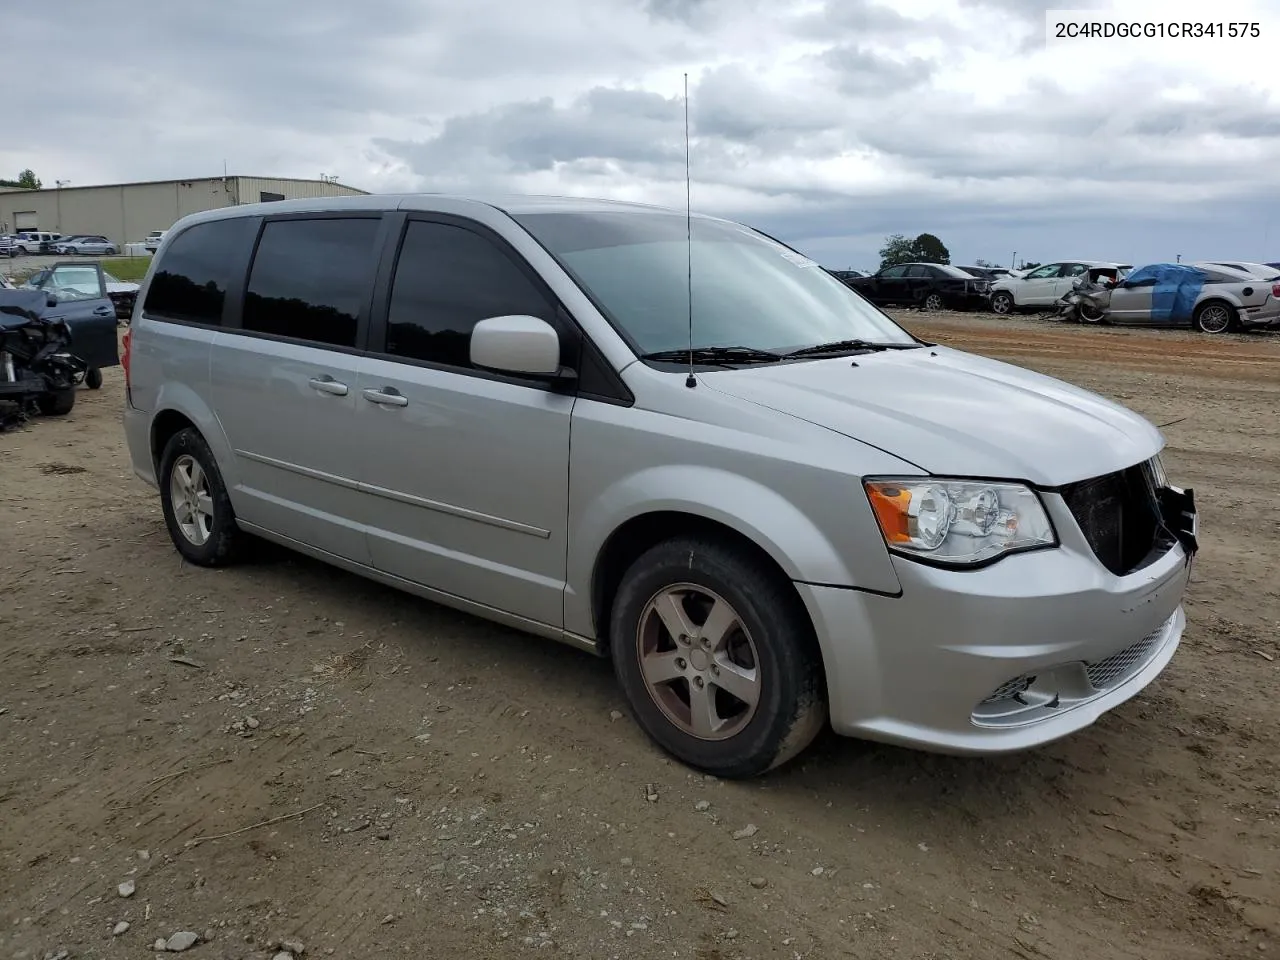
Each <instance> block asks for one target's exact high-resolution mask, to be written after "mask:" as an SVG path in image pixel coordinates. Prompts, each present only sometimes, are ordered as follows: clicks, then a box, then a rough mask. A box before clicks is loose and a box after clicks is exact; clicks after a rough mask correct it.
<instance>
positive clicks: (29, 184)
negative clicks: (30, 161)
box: [18, 167, 41, 190]
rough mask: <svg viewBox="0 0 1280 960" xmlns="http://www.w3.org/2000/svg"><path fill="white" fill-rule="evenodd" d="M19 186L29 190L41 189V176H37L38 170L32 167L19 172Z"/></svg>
mask: <svg viewBox="0 0 1280 960" xmlns="http://www.w3.org/2000/svg"><path fill="white" fill-rule="evenodd" d="M18 186H20V187H24V188H25V189H27V190H39V189H40V187H41V183H40V178H39V177H37V176H36V172H35V171H34V170H32V169H31V168H30V167H27V169H25V170H23V171H22V172H21V173H20V174H18Z"/></svg>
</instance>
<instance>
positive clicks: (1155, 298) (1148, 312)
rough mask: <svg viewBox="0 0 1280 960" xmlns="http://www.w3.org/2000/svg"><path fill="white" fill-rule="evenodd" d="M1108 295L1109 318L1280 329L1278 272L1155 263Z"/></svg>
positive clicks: (1219, 328)
mask: <svg viewBox="0 0 1280 960" xmlns="http://www.w3.org/2000/svg"><path fill="white" fill-rule="evenodd" d="M1104 296H1105V297H1106V304H1105V306H1106V310H1105V314H1104V316H1103V319H1104V320H1105V321H1106V322H1108V323H1116V324H1135V325H1138V324H1140V325H1145V326H1181V327H1187V326H1189V327H1195V328H1196V329H1197V330H1200V331H1202V332H1204V333H1213V334H1216V333H1226V332H1227V331H1229V330H1252V329H1265V328H1280V276H1277V277H1275V278H1273V279H1267V280H1261V279H1259V278H1258V277H1256V276H1251V275H1249V274H1248V273H1245V272H1244V271H1241V270H1232V269H1230V268H1228V267H1218V268H1216V269H1213V268H1210V267H1206V266H1200V265H1191V264H1185V263H1183V264H1176V263H1157V264H1151V265H1149V266H1145V267H1139V268H1138V269H1137V270H1134V271H1133V272H1132V273H1130V274H1129V275H1128V276H1127V277H1125V278H1124V279H1123V280H1121V281H1120V282H1119V283H1117V284H1115V285H1114V286H1113V287H1112V288H1111V290H1110V293H1109V296H1107V295H1104ZM1096 299H1098V300H1099V301H1101V299H1102V298H1101V297H1099V298H1096Z"/></svg>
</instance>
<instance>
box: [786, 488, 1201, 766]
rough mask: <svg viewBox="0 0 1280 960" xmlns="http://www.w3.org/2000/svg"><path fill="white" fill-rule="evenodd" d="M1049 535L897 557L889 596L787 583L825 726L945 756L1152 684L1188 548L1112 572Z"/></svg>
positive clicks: (1090, 718) (1029, 739)
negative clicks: (816, 663)
mask: <svg viewBox="0 0 1280 960" xmlns="http://www.w3.org/2000/svg"><path fill="white" fill-rule="evenodd" d="M1046 505H1048V504H1046ZM1057 506H1058V507H1061V504H1058V505H1057ZM1050 509H1051V513H1057V512H1058V511H1057V509H1055V508H1054V507H1051V508H1050ZM1054 519H1055V521H1058V520H1059V517H1057V516H1055V518H1054ZM1059 530H1060V535H1061V536H1062V539H1063V543H1062V546H1060V547H1058V548H1055V549H1052V550H1043V551H1038V552H1033V553H1025V554H1020V555H1014V556H1010V557H1006V558H1005V559H1004V560H1002V561H1000V562H999V563H996V564H993V565H992V566H990V567H986V568H984V569H980V570H971V571H959V570H946V569H938V568H935V567H928V566H923V565H921V564H918V563H914V562H912V561H910V560H904V559H901V558H897V557H895V558H894V560H893V562H894V566H895V569H896V571H897V574H898V576H899V578H900V580H901V583H902V594H901V595H900V596H898V597H886V596H880V595H875V594H869V593H864V592H860V591H857V590H849V589H842V588H838V587H819V586H812V585H805V584H797V589H798V590H799V591H800V594H801V596H802V598H803V600H804V602H805V604H806V606H807V607H808V609H809V613H810V615H811V616H812V618H813V622H814V624H815V627H816V629H817V632H818V638H819V641H820V643H821V645H822V651H823V658H824V662H825V665H826V671H827V683H828V695H829V697H830V708H831V723H832V726H833V728H834V729H835V730H836V732H837V733H840V734H844V735H846V736H855V737H861V738H865V739H870V740H881V741H886V742H890V743H898V744H903V745H907V746H913V747H919V748H924V749H928V750H935V751H939V752H945V753H961V754H966V753H968V754H987V753H1003V752H1008V751H1015V750H1023V749H1026V748H1029V747H1034V746H1038V745H1040V744H1043V743H1048V742H1050V741H1053V740H1056V739H1059V738H1061V737H1063V736H1066V735H1068V734H1070V733H1073V732H1075V731H1077V730H1079V729H1081V728H1083V727H1086V726H1089V725H1090V724H1092V723H1093V722H1094V721H1095V720H1097V719H1098V717H1100V716H1101V715H1102V714H1104V713H1106V712H1107V711H1109V710H1111V709H1113V708H1114V707H1116V706H1118V705H1119V704H1121V703H1123V702H1124V701H1125V700H1128V699H1129V698H1130V697H1132V696H1133V695H1134V694H1136V693H1138V692H1139V691H1140V690H1141V689H1142V688H1143V687H1145V686H1146V685H1147V684H1148V683H1150V682H1151V681H1152V680H1154V679H1155V678H1156V676H1158V675H1159V673H1160V672H1161V671H1162V670H1163V669H1164V667H1165V666H1166V664H1168V662H1169V660H1170V659H1171V658H1172V657H1173V654H1174V651H1175V650H1176V649H1177V646H1178V643H1179V641H1180V639H1181V637H1182V632H1183V630H1184V628H1185V625H1186V618H1185V615H1184V613H1183V610H1182V597H1183V593H1184V591H1185V588H1186V584H1187V579H1188V576H1189V570H1190V563H1189V560H1188V556H1187V553H1186V552H1185V551H1184V549H1183V547H1182V546H1174V547H1173V548H1172V549H1171V550H1169V551H1168V552H1167V553H1166V554H1164V555H1163V556H1162V557H1161V558H1160V559H1158V560H1157V561H1155V562H1154V563H1153V564H1151V565H1149V566H1147V567H1145V568H1143V569H1142V570H1139V571H1137V572H1135V573H1132V574H1129V575H1128V576H1124V577H1116V576H1113V575H1112V574H1110V573H1108V572H1107V570H1106V569H1105V568H1103V567H1102V565H1101V564H1100V563H1099V562H1098V561H1097V559H1096V558H1095V557H1094V555H1093V553H1092V551H1091V550H1090V549H1089V547H1088V545H1087V544H1086V543H1084V542H1083V539H1082V537H1081V536H1080V535H1079V532H1078V530H1076V529H1075V528H1074V527H1072V528H1069V529H1064V527H1063V525H1062V524H1059Z"/></svg>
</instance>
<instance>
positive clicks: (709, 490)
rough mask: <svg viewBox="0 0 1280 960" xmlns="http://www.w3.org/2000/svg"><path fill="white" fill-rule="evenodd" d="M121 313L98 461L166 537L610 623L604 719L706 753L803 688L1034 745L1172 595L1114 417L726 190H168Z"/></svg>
mask: <svg viewBox="0 0 1280 960" xmlns="http://www.w3.org/2000/svg"><path fill="white" fill-rule="evenodd" d="M687 230H689V231H690V234H686V231H687ZM689 262H692V263H693V265H694V269H693V271H692V274H691V275H690V274H689V273H688V263H689ZM969 282H976V281H972V278H970V281H969ZM125 344H126V345H125V348H124V358H125V362H124V371H125V377H126V393H125V396H126V402H125V409H124V428H125V433H126V437H127V442H128V447H129V451H130V456H131V459H132V465H133V469H134V471H135V472H136V473H137V474H138V476H139V477H141V478H142V479H143V480H144V481H146V482H147V483H149V484H151V485H153V486H154V487H156V488H157V489H158V492H159V498H160V503H161V507H162V511H163V515H164V518H165V523H166V525H167V528H168V531H169V533H170V536H171V538H172V540H173V543H174V545H175V547H176V549H177V550H178V552H179V553H180V554H181V556H182V557H184V558H185V559H186V560H188V561H189V562H191V563H194V564H197V565H204V566H220V565H223V564H227V563H231V562H233V561H234V560H235V559H236V558H237V557H240V556H243V555H244V552H245V551H247V550H250V549H251V541H249V540H247V539H246V535H248V534H256V535H257V536H259V537H262V538H265V539H268V540H272V541H275V542H277V543H279V544H283V545H286V546H288V547H291V548H293V549H295V550H298V551H300V552H303V553H306V554H309V555H311V556H313V557H317V558H319V559H321V560H323V561H326V562H329V563H332V564H335V565H337V566H339V567H342V568H343V569H346V570H349V571H353V572H356V573H359V574H361V575H363V576H367V577H371V578H373V579H375V580H379V581H381V582H383V583H386V584H390V585H393V586H396V587H399V588H401V589H404V590H408V591H411V592H413V593H416V594H418V595H420V596H423V597H426V598H429V599H432V600H436V601H438V602H441V603H444V604H447V605H449V606H453V607H457V608H459V609H462V610H466V611H470V612H472V613H475V614H478V615H480V616H482V617H487V618H490V619H493V620H496V621H498V622H501V623H505V624H508V625H511V626H514V627H517V628H519V629H522V630H526V631H530V632H533V633H537V634H541V635H543V636H547V637H550V638H554V639H557V640H561V641H564V642H566V643H569V644H571V645H573V646H576V647H580V648H584V649H586V650H589V651H592V652H594V653H597V654H601V655H609V656H611V658H612V662H613V667H614V670H615V673H616V675H617V677H618V680H619V682H620V684H621V687H622V689H623V691H624V693H625V696H626V698H627V700H628V702H629V704H630V707H631V710H632V713H633V715H634V717H635V718H636V720H637V721H638V723H639V724H640V726H641V727H642V728H643V729H644V730H645V731H646V732H647V733H648V734H649V735H650V736H651V737H652V738H653V739H654V740H655V741H656V742H657V743H658V744H660V745H661V746H662V747H663V748H664V749H665V750H667V751H668V752H670V753H671V754H672V755H674V756H675V757H677V758H679V759H680V760H681V761H683V762H685V763H687V764H689V765H691V766H693V767H696V768H699V769H701V770H705V771H708V772H711V773H714V774H717V775H720V776H727V777H746V776H750V775H753V774H759V773H761V772H762V771H764V770H767V769H769V768H771V767H774V766H777V765H778V764H780V763H783V762H785V761H786V760H787V759H788V758H790V757H792V756H794V755H796V754H797V753H799V752H800V751H801V750H803V749H804V747H805V746H806V745H807V744H808V743H809V742H810V741H811V740H812V738H813V737H814V736H815V735H816V734H817V733H818V732H819V730H821V729H822V727H823V726H824V723H825V722H826V719H827V717H828V716H829V718H830V722H831V725H832V726H833V727H834V729H835V730H836V731H837V732H838V733H841V734H844V735H851V736H859V737H866V738H870V739H875V740H885V741H890V742H894V743H900V744H908V745H912V746H916V747H922V748H928V749H934V750H942V751H947V752H959V753H998V752H1003V751H1010V750H1020V749H1025V748H1028V747H1032V746H1035V745H1037V744H1041V743H1045V742H1047V741H1050V740H1054V739H1057V738H1060V737H1063V736H1065V735H1067V734H1070V733H1071V732H1073V731H1076V730H1079V729H1081V728H1083V727H1086V726H1088V725H1089V724H1091V723H1092V722H1093V721H1095V720H1096V719H1097V718H1098V717H1100V716H1101V715H1102V714H1103V713H1105V712H1106V711H1108V710H1110V709H1112V708H1113V707H1115V706H1117V705H1118V704H1120V703H1121V702H1122V701H1124V700H1126V699H1128V698H1129V697H1132V696H1133V695H1134V694H1136V693H1138V692H1139V691H1140V690H1142V689H1143V687H1145V686H1146V685H1147V684H1148V683H1150V682H1151V681H1152V680H1154V679H1155V677H1156V676H1157V675H1158V674H1159V673H1160V672H1161V671H1162V670H1163V669H1164V667H1165V665H1166V664H1167V663H1168V662H1169V660H1170V658H1171V657H1172V656H1173V654H1174V651H1175V649H1176V648H1177V646H1178V643H1179V638H1180V637H1181V635H1182V632H1183V628H1184V625H1185V622H1186V621H1185V616H1184V613H1183V610H1182V596H1183V591H1184V588H1185V586H1186V583H1187V578H1188V575H1189V569H1190V558H1191V557H1192V556H1193V555H1194V553H1195V552H1196V549H1197V544H1196V540H1195V505H1194V498H1193V496H1192V495H1191V494H1190V493H1189V492H1183V491H1179V490H1177V489H1176V488H1174V487H1172V486H1171V485H1170V484H1169V482H1168V481H1167V479H1166V477H1165V474H1164V471H1163V469H1162V467H1161V465H1160V456H1159V455H1160V451H1161V448H1162V446H1163V443H1164V441H1163V438H1162V436H1161V434H1160V432H1159V431H1158V430H1157V429H1156V428H1155V427H1154V426H1152V424H1150V423H1149V422H1148V421H1147V420H1145V419H1143V418H1142V417H1140V416H1139V415H1137V414H1135V413H1132V412H1130V411H1129V410H1127V409H1125V408H1123V407H1121V406H1118V405H1116V404H1114V403H1112V402H1110V401H1108V400H1105V399H1103V398H1102V397H1099V396H1096V395H1094V394H1092V393H1089V392H1087V391H1084V390H1081V389H1078V388H1076V387H1073V386H1070V385H1068V384H1065V383H1061V382H1059V381H1056V380H1053V379H1050V378H1048V377H1045V376H1042V375H1040V374H1036V373H1032V372H1030V371H1027V370H1023V369H1019V368H1018V367H1014V366H1011V365H1008V364H1005V363H1000V362H997V361H994V360H988V359H985V358H982V357H977V356H973V355H970V354H965V353H962V352H960V351H957V350H953V349H949V348H947V347H944V346H940V345H938V344H934V343H929V342H926V341H923V340H920V339H917V338H916V337H914V336H912V335H911V334H910V333H908V332H907V331H906V330H904V329H902V328H901V327H899V326H898V325H897V324H896V323H894V322H893V320H891V319H890V318H889V317H888V316H887V315H885V314H884V313H882V312H881V311H879V310H877V309H876V308H875V307H873V306H872V305H870V304H869V303H868V302H867V301H866V300H865V299H864V298H862V297H860V296H857V295H855V294H854V293H853V292H852V291H851V290H849V288H848V287H846V286H845V285H843V284H841V283H839V282H838V281H836V280H835V279H834V278H833V277H831V276H830V275H829V274H828V273H826V272H825V271H824V270H822V269H821V268H819V267H818V265H817V264H816V263H814V262H813V261H812V260H810V259H808V258H806V257H804V256H803V255H801V254H799V253H797V252H796V251H794V250H792V249H790V248H789V247H786V246H785V245H783V244H781V243H778V242H776V241H773V240H770V239H768V238H766V237H765V236H763V235H762V234H760V233H759V232H757V231H754V230H752V229H751V228H749V227H746V226H742V225H740V224H736V223H731V222H728V221H725V220H719V219H715V218H711V217H704V216H698V217H694V218H693V219H692V221H691V223H690V222H687V221H686V218H685V212H684V211H676V210H672V211H666V210H661V209H658V208H654V207H650V206H647V205H646V206H641V205H633V204H623V203H610V202H605V201H588V200H580V199H548V198H528V199H512V198H506V199H503V200H492V199H489V200H488V201H487V202H480V201H478V200H470V199H464V198H458V197H448V196H440V195H421V196H412V197H379V196H361V197H344V198H329V199H311V200H295V201H279V202H271V203H264V204H253V205H247V206H238V207H232V208H227V209H222V210H217V211H208V212H204V213H199V214H193V215H191V216H188V217H186V218H184V219H183V220H181V221H180V222H179V223H178V224H177V225H176V226H175V227H174V230H173V233H172V235H171V236H170V237H169V238H168V239H167V240H166V242H165V245H164V247H163V249H162V250H161V252H160V253H159V255H158V256H157V257H156V259H155V261H154V262H153V264H152V265H151V268H150V270H149V272H148V277H147V279H146V280H145V281H144V282H143V285H142V291H141V293H140V295H139V302H138V306H137V307H136V308H135V309H134V314H133V318H132V322H131V326H130V330H129V331H128V332H127V333H126V335H125ZM571 435H572V443H570V436H571ZM584 722H586V721H584Z"/></svg>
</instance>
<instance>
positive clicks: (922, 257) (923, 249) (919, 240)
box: [911, 233, 951, 263]
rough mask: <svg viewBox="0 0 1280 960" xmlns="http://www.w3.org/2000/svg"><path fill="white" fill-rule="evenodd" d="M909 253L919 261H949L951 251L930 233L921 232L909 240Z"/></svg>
mask: <svg viewBox="0 0 1280 960" xmlns="http://www.w3.org/2000/svg"><path fill="white" fill-rule="evenodd" d="M911 254H912V258H913V259H914V260H916V261H917V262H919V263H950V262H951V251H949V250H948V249H947V247H946V244H944V243H943V242H942V241H941V240H939V239H938V238H937V237H935V236H934V235H933V234H932V233H922V234H920V236H918V237H916V238H915V240H913V241H911Z"/></svg>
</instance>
